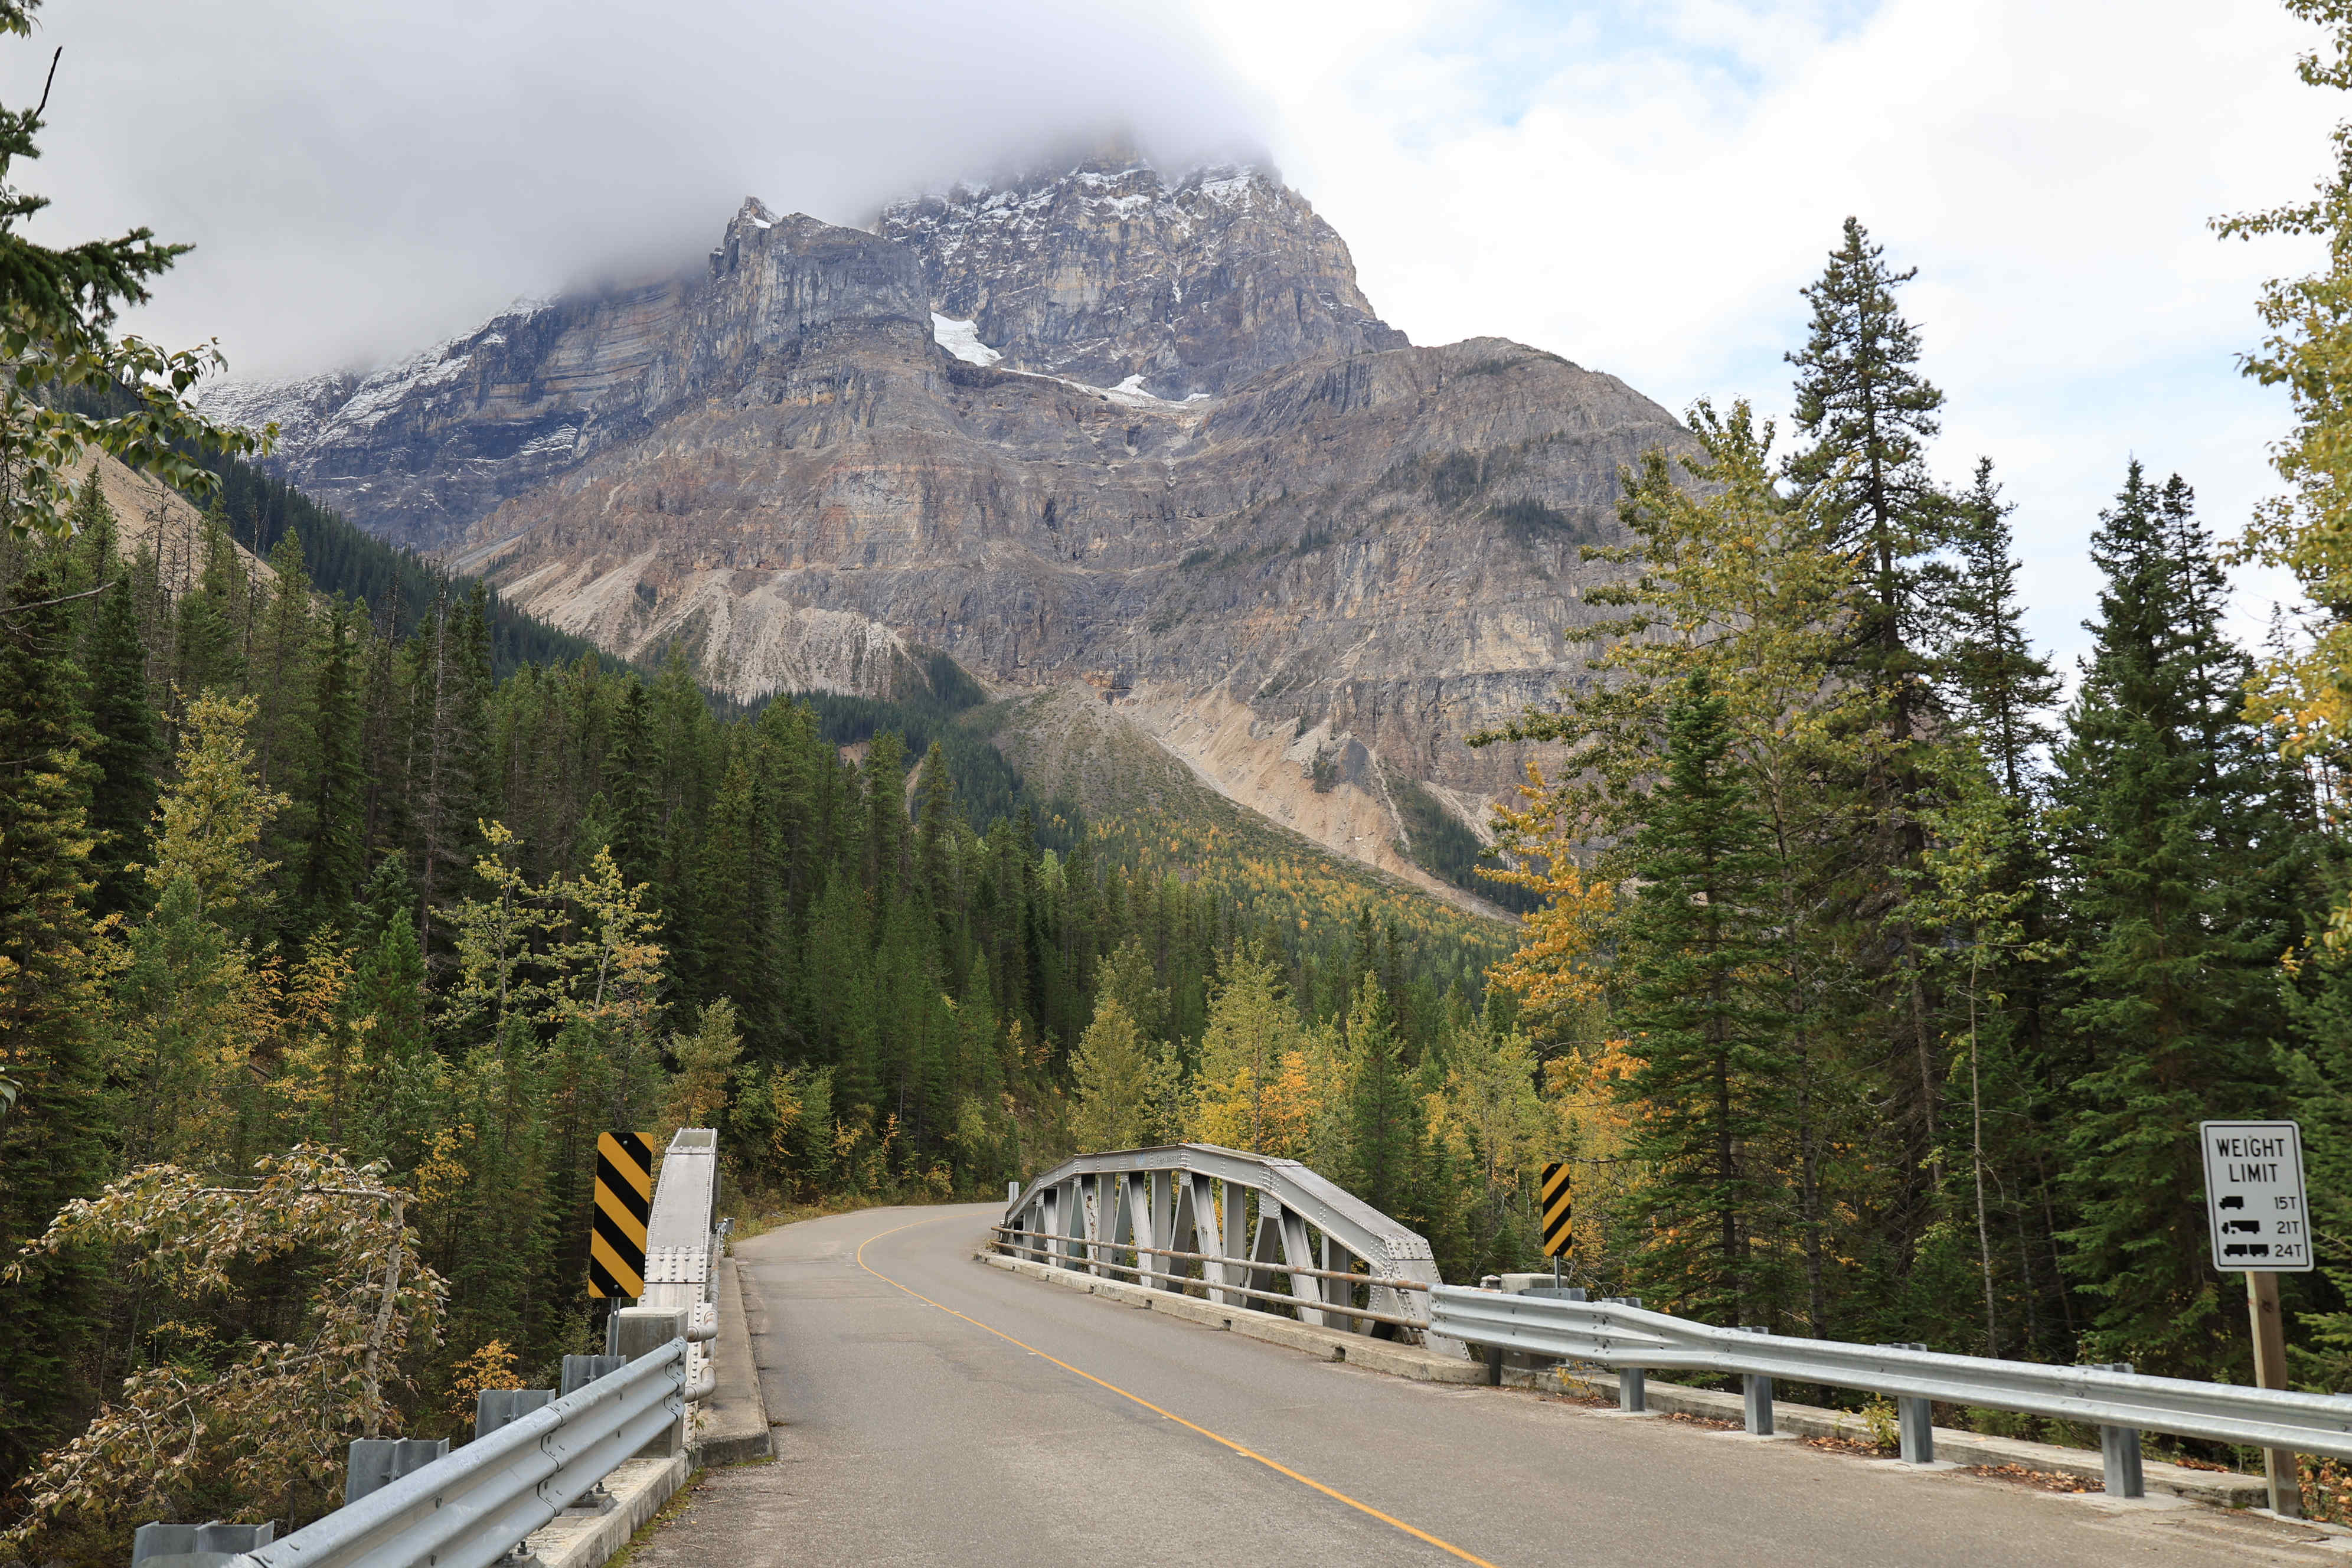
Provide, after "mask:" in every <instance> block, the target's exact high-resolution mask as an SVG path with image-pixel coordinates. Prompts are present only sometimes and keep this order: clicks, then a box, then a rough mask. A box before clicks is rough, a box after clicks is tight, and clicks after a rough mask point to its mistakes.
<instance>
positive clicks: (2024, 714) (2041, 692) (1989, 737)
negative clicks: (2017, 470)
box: [1937, 458, 2059, 799]
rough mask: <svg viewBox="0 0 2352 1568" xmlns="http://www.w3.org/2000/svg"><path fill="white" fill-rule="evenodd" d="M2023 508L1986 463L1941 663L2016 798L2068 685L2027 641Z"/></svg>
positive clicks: (1955, 538) (1961, 524) (1958, 549)
mask: <svg viewBox="0 0 2352 1568" xmlns="http://www.w3.org/2000/svg"><path fill="white" fill-rule="evenodd" d="M2012 510H2015V509H2014V508H2013V506H2012V505H2011V503H2010V502H2008V501H2004V500H2001V499H2000V486H1999V485H1998V484H1996V483H1995V482H1994V481H1993V477H1992V459H1991V458H1981V459H1979V461H1978V463H1977V470H1976V479H1975V482H1974V483H1973V484H1971V485H1970V486H1969V489H1968V492H1967V493H1966V494H1964V495H1962V496H1961V497H1959V498H1958V504H1957V505H1956V507H1955V508H1954V510H1953V529H1952V543H1953V549H1954V552H1955V554H1956V555H1957V556H1958V561H1957V563H1956V566H1955V569H1954V571H1953V573H1952V581H1951V583H1950V584H1949V586H1948V589H1947V590H1946V592H1945V594H1944V595H1943V604H1942V606H1941V608H1942V632H1943V635H1942V637H1941V639H1940V641H1941V647H1940V648H1939V649H1938V658H1937V664H1938V665H1939V667H1940V672H1941V677H1942V679H1943V683H1944V688H1945V690H1946V691H1947V692H1948V694H1949V701H1950V706H1951V709H1952V711H1953V716H1954V717H1955V718H1957V719H1958V720H1959V721H1961V722H1962V723H1964V724H1966V725H1967V726H1968V727H1969V729H1971V730H1973V731H1975V732H1976V733H1977V735H1978V736H1979V738H1980V740H1981V742H1982V744H1983V747H1984V752H1985V756H1986V759H1987V760H1988V761H1989V762H1990V763H1991V764H1992V768H1993V773H1994V775H1995V776H1996V777H1998V778H1999V779H2000V781H2001V787H2002V788H2003V789H2004V790H2006V791H2007V792H2008V794H2009V795H2010V797H2011V799H2022V798H2023V797H2024V796H2025V794H2026V791H2027V787H2028V785H2029V784H2031V783H2032V773H2033V754H2034V752H2037V751H2038V750H2039V749H2040V748H2042V747H2043V746H2045V745H2047V744H2049V742H2050V740H2051V737H2052V735H2053V731H2052V729H2051V727H2050V724H2049V722H2048V721H2047V720H2045V719H2044V718H2043V717H2042V714H2043V713H2044V712H2045V711H2046V710H2048V709H2049V708H2050V706H2051V705H2052V703H2053V702H2054V701H2056V700H2057V697H2058V689H2059V681H2058V677H2057V675H2056V673H2055V672H2054V671H2053V670H2052V669H2051V668H2050V663H2049V661H2048V660H2047V659H2045V658H2042V657H2041V656H2040V655H2039V654H2037V653H2035V652H2034V651H2033V645H2032V642H2030V641H2029V640H2028V639H2027V637H2026V635H2025V627H2024V618H2025V613H2024V609H2023V606H2022V605H2021V604H2020V603H2019V601H2018V595H2017V569H2018V563H2017V559H2016V556H2015V553H2014V544H2013V542H2012V541H2011V534H2010V526H2009V514H2010V513H2011V511H2012Z"/></svg>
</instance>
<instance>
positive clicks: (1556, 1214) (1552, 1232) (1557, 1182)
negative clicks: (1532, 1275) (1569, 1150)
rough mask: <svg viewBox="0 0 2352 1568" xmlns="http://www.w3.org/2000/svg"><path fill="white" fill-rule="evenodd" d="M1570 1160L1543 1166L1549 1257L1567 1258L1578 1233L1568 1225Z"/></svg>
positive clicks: (1546, 1235) (1547, 1253)
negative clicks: (1570, 1246)
mask: <svg viewBox="0 0 2352 1568" xmlns="http://www.w3.org/2000/svg"><path fill="white" fill-rule="evenodd" d="M1569 1215H1570V1206H1569V1193H1568V1163H1567V1162H1566V1161H1564V1160H1555V1161H1553V1162H1552V1163H1550V1164H1549V1165H1546V1166H1545V1167H1544V1168H1543V1248H1544V1256H1545V1257H1546V1258H1565V1257H1567V1256H1568V1248H1569V1244H1570V1242H1571V1241H1573V1240H1574V1239H1575V1233H1574V1231H1573V1230H1572V1228H1571V1227H1570V1225H1569Z"/></svg>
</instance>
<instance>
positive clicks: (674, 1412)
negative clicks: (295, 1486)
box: [230, 1338, 687, 1568]
mask: <svg viewBox="0 0 2352 1568" xmlns="http://www.w3.org/2000/svg"><path fill="white" fill-rule="evenodd" d="M686 1359H687V1342H686V1341H685V1340H684V1339H682V1338H681V1339H675V1340H672V1341H670V1342H668V1343H667V1344H666V1345H663V1346H662V1347H661V1348H660V1349H658V1350H656V1351H654V1352H651V1353H649V1354H646V1355H643V1356H639V1357H638V1358H637V1359H636V1360H635V1361H633V1362H631V1363H629V1364H628V1365H627V1366H625V1367H623V1368H622V1369H621V1370H620V1371H618V1372H616V1373H610V1374H608V1375H607V1376H604V1377H601V1378H598V1379H597V1380H596V1381H595V1382H594V1383H592V1384H589V1385H588V1386H587V1387H585V1388H583V1389H581V1390H580V1391H579V1392H578V1393H576V1394H569V1395H567V1396H565V1397H564V1398H562V1399H559V1400H557V1401H556V1402H555V1403H554V1404H552V1405H546V1406H543V1407H542V1408H541V1409H538V1410H534V1411H532V1412H531V1413H530V1415H525V1416H523V1417H522V1418H521V1419H520V1420H518V1421H514V1422H510V1423H509V1424H508V1425H507V1426H501V1427H499V1429H498V1430H497V1431H495V1432H492V1433H490V1434H489V1435H488V1436H484V1437H480V1438H478V1439H476V1440H475V1441H473V1442H471V1443H468V1444H467V1445H466V1446H465V1447H462V1448H459V1449H457V1450H456V1451H455V1452H454V1453H451V1454H450V1455H448V1456H447V1457H446V1458H442V1459H438V1460H436V1461H435V1462H434V1463H432V1464H430V1465H427V1466H425V1468H423V1469H421V1470H416V1471H414V1472H412V1473H410V1474H408V1475H406V1476H404V1477H402V1478H401V1479H398V1480H396V1481H394V1482H393V1483H392V1484H391V1485H389V1486H387V1487H384V1488H383V1489H381V1490H378V1491H375V1492H373V1493H371V1494H369V1495H368V1496H366V1497H364V1498H362V1499H361V1500H359V1501H357V1502H355V1503H352V1504H350V1505H348V1506H346V1507H343V1508H339V1509H337V1510H335V1511H334V1512H332V1513H331V1514H328V1515H327V1516H326V1517H325V1518H323V1519H320V1520H319V1521H316V1522H314V1523H311V1524H308V1525H305V1526H304V1527H303V1528H302V1529H300V1530H298V1531H295V1532H294V1533H293V1534H291V1535H289V1536H287V1537H286V1538H285V1539H284V1540H282V1541H277V1542H271V1543H270V1544H269V1545H267V1546H264V1547H261V1548H259V1549H258V1550H257V1551H254V1552H247V1553H244V1554H243V1555H240V1556H237V1557H234V1558H232V1559H230V1562H231V1563H233V1564H234V1565H235V1568H412V1565H414V1564H418V1563H431V1564H433V1565H434V1568H489V1564H490V1563H495V1562H497V1561H498V1560H499V1558H501V1557H503V1556H505V1555H506V1554H507V1552H509V1550H510V1549H511V1548H512V1547H513V1546H514V1545H515V1544H516V1543H517V1542H520V1541H521V1540H522V1539H523V1538H524V1537H525V1536H527V1535H529V1534H530V1532H531V1531H534V1530H537V1529H539V1528H540V1527H541V1526H542V1525H544V1524H546V1523H547V1522H548V1521H550V1520H551V1519H553V1518H554V1517H555V1516H556V1515H558V1514H560V1513H562V1511H563V1510H565V1509H567V1508H569V1507H570V1506H572V1502H573V1501H574V1500H577V1499H579V1498H580V1497H582V1496H583V1495H584V1494H585V1493H586V1492H587V1491H588V1489H590V1488H592V1487H593V1486H594V1485H595V1484H596V1483H597V1482H599V1481H601V1480H603V1479H604V1477H605V1476H606V1475H608V1474H609V1473H611V1471H612V1468H613V1467H614V1466H615V1465H617V1464H619V1463H620V1462H621V1461H622V1460H624V1459H625V1458H628V1457H629V1456H630V1455H632V1454H635V1452H636V1451H637V1450H638V1449H639V1448H642V1447H645V1446H646V1444H647V1443H650V1442H652V1441H653V1440H654V1439H655V1438H656V1437H658V1436H661V1434H662V1433H663V1431H664V1430H666V1429H667V1427H668V1426H670V1425H671V1424H672V1423H674V1422H675V1421H677V1419H678V1417H679V1415H681V1414H683V1413H684V1411H685V1409H686Z"/></svg>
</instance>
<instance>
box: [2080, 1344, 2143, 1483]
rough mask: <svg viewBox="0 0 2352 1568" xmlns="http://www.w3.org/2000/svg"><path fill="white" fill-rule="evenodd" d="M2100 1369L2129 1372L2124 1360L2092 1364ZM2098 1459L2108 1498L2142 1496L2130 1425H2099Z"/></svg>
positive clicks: (2135, 1437) (2135, 1440) (2135, 1434)
mask: <svg viewBox="0 0 2352 1568" xmlns="http://www.w3.org/2000/svg"><path fill="white" fill-rule="evenodd" d="M2093 1364H2095V1365H2096V1366H2097V1367H2098V1368H2099V1370H2100V1371H2102V1372H2129V1371H2130V1370H2131V1369H2132V1363H2129V1362H2127V1361H2110V1362H2098V1363H2093ZM2099 1459H2100V1462H2101V1466H2102V1468H2104V1469H2105V1472H2106V1488H2107V1495H2108V1496H2109V1497H2146V1496H2147V1483H2146V1481H2144V1480H2143V1479H2141V1474H2140V1456H2139V1433H2138V1431H2137V1429H2135V1428H2133V1427H2130V1426H2102V1427H2100V1428H2099Z"/></svg>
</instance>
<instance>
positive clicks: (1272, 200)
mask: <svg viewBox="0 0 2352 1568" xmlns="http://www.w3.org/2000/svg"><path fill="white" fill-rule="evenodd" d="M876 229H877V232H878V233H880V234H882V235H883V236H885V237H887V238H890V239H894V240H897V241H898V242H899V243H901V244H903V245H905V246H907V247H909V248H910V249H912V250H914V251H915V252H916V253H917V255H919V257H920V258H922V263H923V269H924V275H925V278H926V279H927V280H928V282H929V288H930V291H931V309H932V310H934V311H935V312H937V313H938V314H940V315H941V316H945V317H947V318H950V320H953V321H970V322H971V323H972V325H973V329H974V331H976V332H977V334H978V336H979V339H980V341H981V342H984V343H986V344H987V345H988V346H989V347H990V348H992V349H993V350H995V351H996V352H997V353H1001V354H1003V356H1004V363H1005V364H1006V366H1007V368H1011V369H1019V370H1030V371H1036V372H1039V373H1041V374H1048V375H1057V376H1062V377H1065V378H1066V379H1068V380H1072V381H1077V382H1082V383H1086V384H1089V385H1095V386H1116V385H1120V384H1126V383H1128V382H1129V380H1130V378H1140V379H1139V381H1138V382H1137V383H1136V384H1138V385H1139V387H1140V388H1141V390H1143V391H1145V392H1148V393H1150V394H1151V395H1154V396H1156V397H1161V398H1167V399H1171V400H1181V399H1183V398H1185V397H1188V396H1192V395H1199V394H1209V395H1215V394H1218V393H1222V392H1223V391H1224V390H1225V389H1226V388H1228V387H1230V386H1234V385H1238V384H1240V383H1242V382H1244V381H1247V380H1248V379H1250V378H1251V377H1252V376H1255V375H1256V374H1260V373H1261V372H1263V371H1265V370H1268V369H1271V368H1274V367H1276V366H1278V365H1284V364H1290V363H1297V362H1298V361H1300V360H1304V359H1319V358H1335V357H1342V356H1345V355H1349V354H1354V353H1364V352H1366V351H1368V350H1373V349H1388V348H1402V347H1405V346H1407V344H1406V339H1405V336H1404V334H1403V333H1402V332H1400V331H1397V330H1396V329H1395V328H1393V327H1391V326H1389V325H1388V324H1387V323H1385V322H1383V321H1381V319H1380V318H1379V316H1378V315H1376V314H1375V313H1374V312H1373V310H1372V307H1371V302H1370V300H1366V299H1365V298H1364V296H1363V292H1362V290H1361V289H1359V288H1358V287H1357V286H1356V268H1355V262H1354V260H1353V258H1350V257H1349V254H1348V247H1347V243H1346V242H1345V241H1344V240H1342V239H1341V238H1340V237H1339V235H1338V233H1337V232H1335V231H1334V230H1333V229H1332V227H1331V226H1330V225H1329V224H1327V223H1325V222H1324V221H1323V220H1322V219H1321V218H1320V217H1318V216H1316V213H1315V209H1314V208H1313V207H1312V206H1310V205H1307V199H1306V198H1305V197H1303V196H1301V195H1298V193H1297V192H1296V191H1294V190H1292V189H1290V188H1289V187H1288V186H1287V185H1285V184H1283V183H1282V181H1281V179H1280V177H1279V176H1278V175H1276V174H1273V173H1272V172H1271V171H1268V170H1265V169H1262V168H1258V167H1255V166H1253V165H1247V164H1228V165H1220V166H1213V167H1208V168H1200V169H1194V170H1192V171H1190V172H1188V173H1185V174H1181V175H1178V176H1176V177H1175V178H1173V179H1171V178H1170V177H1169V176H1167V175H1165V174H1162V173H1161V172H1160V170H1158V169H1156V168H1154V167H1153V166H1152V165H1151V164H1150V163H1146V162H1144V161H1143V160H1141V159H1139V158H1136V157H1132V156H1129V155H1124V154H1121V153H1110V154H1108V155H1100V156H1097V157H1093V158H1089V159H1087V160H1086V161H1084V162H1081V163H1078V164H1076V166H1075V167H1072V168H1068V169H1064V170H1059V171H1056V172H1053V173H1045V174H1030V175H1026V176H1024V177H1022V178H1019V179H1015V180H1013V181H1010V182H1008V183H1006V184H987V185H971V184H962V185H957V186H955V187H953V188H952V189H950V191H948V192H947V193H946V194H945V195H930V196H923V197H919V198H916V199H913V200H909V201H904V202H900V203H898V204H897V205H893V206H890V207H887V208H886V209H885V210H884V211H883V213H882V216H881V218H880V220H879V221H878V222H877V225H876Z"/></svg>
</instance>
